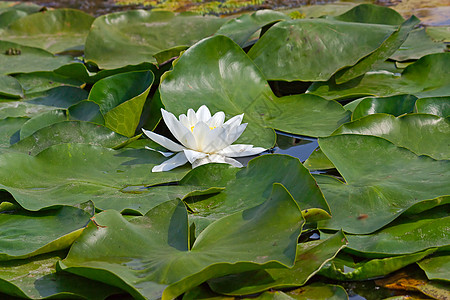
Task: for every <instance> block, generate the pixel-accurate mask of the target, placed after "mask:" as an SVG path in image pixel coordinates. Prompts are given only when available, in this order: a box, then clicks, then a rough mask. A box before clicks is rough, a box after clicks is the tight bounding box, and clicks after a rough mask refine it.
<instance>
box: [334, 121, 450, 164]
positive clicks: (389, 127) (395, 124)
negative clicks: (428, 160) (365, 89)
mask: <svg viewBox="0 0 450 300" xmlns="http://www.w3.org/2000/svg"><path fill="white" fill-rule="evenodd" d="M338 134H361V135H373V136H379V137H382V138H385V139H387V140H388V141H391V142H392V143H394V144H395V145H397V146H401V147H405V148H408V149H409V150H411V151H412V152H414V153H416V154H418V155H428V156H431V157H432V158H434V159H450V153H449V151H448V142H447V137H449V136H450V122H449V121H448V120H447V119H445V118H441V117H438V116H435V115H428V114H407V115H403V116H401V117H398V118H396V117H394V116H392V115H387V114H373V115H369V116H366V117H363V118H360V119H358V120H356V121H353V122H350V123H346V124H344V125H342V126H341V127H339V129H337V130H336V131H335V132H334V133H333V135H338Z"/></svg>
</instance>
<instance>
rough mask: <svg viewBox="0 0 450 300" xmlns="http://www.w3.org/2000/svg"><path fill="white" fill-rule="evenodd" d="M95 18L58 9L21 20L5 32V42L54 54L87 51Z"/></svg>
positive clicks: (78, 12)
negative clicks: (67, 51) (86, 41)
mask: <svg viewBox="0 0 450 300" xmlns="http://www.w3.org/2000/svg"><path fill="white" fill-rule="evenodd" d="M93 21H94V17H92V16H90V15H88V14H86V13H84V12H82V11H80V10H75V9H55V10H49V11H45V12H40V13H35V14H31V15H28V16H26V17H23V18H20V19H19V20H17V21H16V22H14V23H12V24H10V25H9V27H8V29H7V30H5V31H4V32H2V40H5V41H10V42H14V43H18V44H21V45H25V46H30V47H36V48H42V49H45V50H47V51H49V52H52V53H58V52H63V51H65V50H72V49H77V50H83V46H84V42H85V40H86V36H87V34H88V31H89V28H90V27H91V24H92V22H93Z"/></svg>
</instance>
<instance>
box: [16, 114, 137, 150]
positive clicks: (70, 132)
mask: <svg viewBox="0 0 450 300" xmlns="http://www.w3.org/2000/svg"><path fill="white" fill-rule="evenodd" d="M53 112H54V111H51V112H50V113H53ZM40 116H42V115H40ZM62 117H63V116H60V115H57V116H56V118H62ZM31 120H33V119H30V120H29V121H31ZM27 124H28V123H25V124H24V125H23V126H22V128H21V132H20V133H21V134H22V130H23V129H24V127H25V129H27V128H26V125H27ZM33 129H34V128H32V130H33ZM30 131H31V130H30ZM28 132H29V131H28ZM127 140H128V138H127V137H125V136H122V135H120V134H118V133H115V132H113V131H111V130H110V129H108V128H106V127H104V126H101V125H97V124H93V123H88V122H79V121H62V122H58V123H55V124H52V125H50V126H47V127H43V128H41V129H39V130H37V131H35V132H33V133H31V134H30V136H28V137H25V138H23V139H22V140H21V141H19V142H18V143H16V144H14V145H12V146H11V149H12V150H15V151H21V152H24V153H28V154H30V155H36V154H38V153H40V152H41V151H43V150H45V149H47V148H49V147H51V146H53V145H58V144H66V143H77V144H89V145H93V146H102V147H107V148H114V147H115V146H118V145H120V144H122V143H124V142H126V141H127Z"/></svg>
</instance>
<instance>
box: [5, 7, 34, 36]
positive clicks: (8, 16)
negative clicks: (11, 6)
mask: <svg viewBox="0 0 450 300" xmlns="http://www.w3.org/2000/svg"><path fill="white" fill-rule="evenodd" d="M27 15H28V14H27V13H26V12H24V11H21V10H7V11H3V10H0V32H3V30H4V29H5V28H8V26H9V25H10V24H11V23H14V22H15V21H17V20H18V19H20V18H23V17H25V16H27Z"/></svg>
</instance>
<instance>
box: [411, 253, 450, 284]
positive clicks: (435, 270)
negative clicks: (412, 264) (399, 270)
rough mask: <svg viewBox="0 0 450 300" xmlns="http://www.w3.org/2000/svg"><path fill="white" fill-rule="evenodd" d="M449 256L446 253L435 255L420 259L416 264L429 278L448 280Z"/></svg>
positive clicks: (449, 275) (449, 276) (449, 277)
mask: <svg viewBox="0 0 450 300" xmlns="http://www.w3.org/2000/svg"><path fill="white" fill-rule="evenodd" d="M449 258H450V257H449V256H448V255H445V254H443V255H437V256H433V257H429V258H426V259H424V260H421V261H420V262H418V263H417V264H418V265H419V267H420V268H421V269H422V270H424V271H425V273H426V274H427V277H428V279H430V280H445V281H450V274H449V269H450V259H449Z"/></svg>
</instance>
